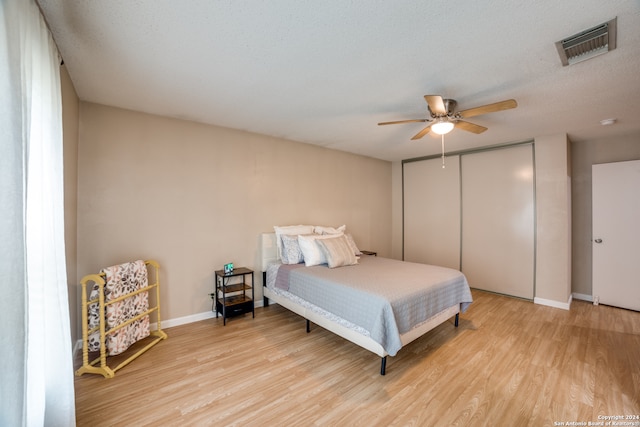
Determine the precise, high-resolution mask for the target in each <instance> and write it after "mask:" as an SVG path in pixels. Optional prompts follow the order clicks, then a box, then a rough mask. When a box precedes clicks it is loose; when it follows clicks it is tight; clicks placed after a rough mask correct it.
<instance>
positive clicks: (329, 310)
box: [260, 233, 472, 375]
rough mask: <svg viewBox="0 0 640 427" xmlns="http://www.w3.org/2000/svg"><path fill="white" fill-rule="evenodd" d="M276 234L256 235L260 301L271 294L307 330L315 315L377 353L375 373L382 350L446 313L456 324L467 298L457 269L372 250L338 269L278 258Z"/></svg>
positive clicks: (395, 347) (389, 352) (386, 352)
mask: <svg viewBox="0 0 640 427" xmlns="http://www.w3.org/2000/svg"><path fill="white" fill-rule="evenodd" d="M281 239H282V234H276V233H263V234H262V235H261V239H260V240H261V262H262V272H263V295H264V305H265V306H268V305H269V301H274V302H276V303H278V304H280V305H281V306H283V307H285V308H287V309H289V310H291V311H293V312H294V313H296V314H298V315H300V316H302V317H303V318H305V319H306V323H307V332H309V331H310V322H313V323H315V324H316V325H318V326H321V327H323V328H325V329H327V330H329V331H331V332H333V333H335V334H337V335H339V336H341V337H342V338H345V339H347V340H349V341H351V342H353V343H354V344H356V345H359V346H360V347H363V348H365V349H367V350H369V351H371V352H373V353H375V354H376V355H378V356H379V357H380V358H381V363H380V374H381V375H385V373H386V363H387V356H394V355H396V354H397V352H398V351H399V350H400V349H401V348H402V347H403V346H405V345H407V344H408V343H410V342H412V341H414V340H415V339H417V338H419V337H421V336H422V335H424V334H425V333H427V332H428V331H430V330H432V329H433V328H435V327H436V326H438V325H440V324H441V323H443V322H445V321H447V320H448V319H451V318H453V317H455V321H454V324H455V326H456V327H457V326H458V319H459V314H460V313H461V312H464V311H466V309H467V307H468V306H469V304H471V302H472V297H471V291H470V289H469V285H468V283H467V280H466V278H465V276H464V275H463V274H462V273H461V272H459V271H457V270H452V269H449V268H444V267H437V266H430V265H425V264H417V263H409V262H404V261H398V260H392V259H388V258H383V257H377V256H372V255H361V256H360V257H359V258H356V259H357V261H356V262H355V263H354V264H350V265H346V266H340V267H338V268H329V266H331V262H329V264H322V263H320V264H317V263H316V264H315V265H313V263H312V265H309V266H307V265H305V262H300V263H295V262H293V263H283V262H282V259H281V258H282V256H281V255H282V252H281V251H282V248H281V243H282V242H281ZM334 240H337V239H332V240H324V242H330V241H331V242H333V241H334ZM301 243H302V241H301ZM321 246H324V244H323V245H321ZM355 250H356V251H357V248H356V249H355ZM325 253H326V252H325ZM305 261H306V260H305ZM332 267H334V266H332Z"/></svg>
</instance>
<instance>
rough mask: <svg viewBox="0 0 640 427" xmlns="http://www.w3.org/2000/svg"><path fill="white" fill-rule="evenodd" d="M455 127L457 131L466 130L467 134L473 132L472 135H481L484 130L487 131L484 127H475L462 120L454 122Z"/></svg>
mask: <svg viewBox="0 0 640 427" xmlns="http://www.w3.org/2000/svg"><path fill="white" fill-rule="evenodd" d="M456 127H457V128H458V129H462V130H466V131H467V132H473V133H482V132H484V131H485V130H487V128H486V127H484V126H480V125H476V124H474V123H469V122H465V121H464V120H458V121H457V122H456Z"/></svg>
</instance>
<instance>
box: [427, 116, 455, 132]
mask: <svg viewBox="0 0 640 427" xmlns="http://www.w3.org/2000/svg"><path fill="white" fill-rule="evenodd" d="M453 127H454V124H453V123H452V122H450V121H448V120H445V119H440V120H438V121H437V122H436V123H434V124H432V125H431V130H432V131H434V132H435V133H437V134H438V135H446V134H448V133H449V132H451V131H452V130H453Z"/></svg>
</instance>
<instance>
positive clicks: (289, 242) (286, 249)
mask: <svg viewBox="0 0 640 427" xmlns="http://www.w3.org/2000/svg"><path fill="white" fill-rule="evenodd" d="M281 237H282V258H281V260H282V263H283V264H300V263H301V262H302V261H304V258H303V256H302V251H301V250H300V245H299V244H298V236H297V235H291V234H283V235H282V236H281Z"/></svg>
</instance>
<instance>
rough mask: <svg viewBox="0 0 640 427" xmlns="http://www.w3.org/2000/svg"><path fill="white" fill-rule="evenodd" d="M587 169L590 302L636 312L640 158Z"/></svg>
mask: <svg viewBox="0 0 640 427" xmlns="http://www.w3.org/2000/svg"><path fill="white" fill-rule="evenodd" d="M591 171H592V196H593V197H592V203H593V204H592V206H593V207H592V210H593V232H592V239H593V244H592V246H593V299H594V302H600V303H602V304H607V305H613V306H616V307H622V308H627V309H631V310H637V311H640V160H634V161H629V162H618V163H604V164H600V165H593V166H592V168H591Z"/></svg>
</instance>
